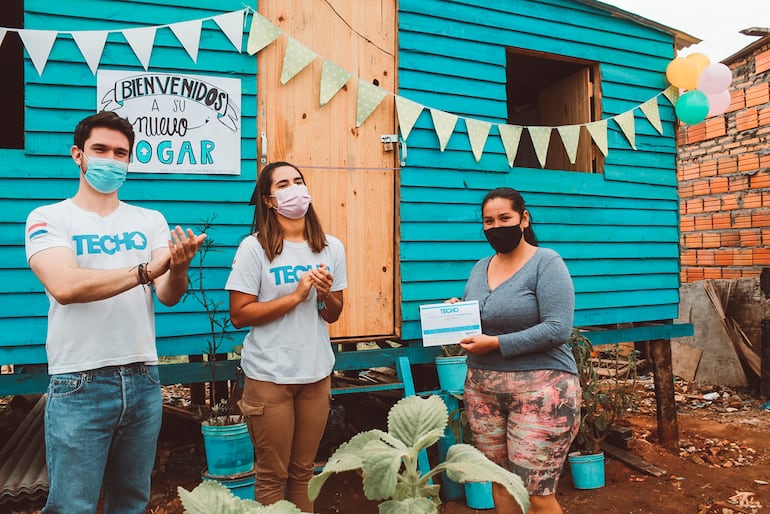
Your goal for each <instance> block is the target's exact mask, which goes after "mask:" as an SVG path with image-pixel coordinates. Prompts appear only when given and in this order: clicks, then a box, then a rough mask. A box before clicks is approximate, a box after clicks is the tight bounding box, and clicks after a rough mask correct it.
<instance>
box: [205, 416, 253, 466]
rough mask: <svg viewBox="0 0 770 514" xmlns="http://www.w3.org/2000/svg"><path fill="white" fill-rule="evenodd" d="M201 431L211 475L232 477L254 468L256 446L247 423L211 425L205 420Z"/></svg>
mask: <svg viewBox="0 0 770 514" xmlns="http://www.w3.org/2000/svg"><path fill="white" fill-rule="evenodd" d="M201 431H202V432H203V446H204V448H205V450H206V464H208V474H209V475H211V476H212V477H230V476H233V475H241V474H243V473H248V472H250V471H251V470H252V469H253V468H254V446H253V445H252V444H251V438H250V437H249V429H248V427H247V426H246V423H238V424H235V425H224V426H211V425H208V424H206V423H205V422H204V423H203V424H201Z"/></svg>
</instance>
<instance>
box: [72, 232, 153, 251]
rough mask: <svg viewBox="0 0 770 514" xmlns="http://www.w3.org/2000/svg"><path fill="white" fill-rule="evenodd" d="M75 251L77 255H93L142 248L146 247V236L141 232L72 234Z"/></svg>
mask: <svg viewBox="0 0 770 514" xmlns="http://www.w3.org/2000/svg"><path fill="white" fill-rule="evenodd" d="M72 240H73V241H74V242H75V251H76V253H77V254H78V255H84V254H88V255H94V254H99V253H106V254H107V255H112V254H114V253H117V252H125V251H128V250H144V249H145V248H147V236H145V235H144V234H143V233H142V232H123V235H120V234H115V235H105V236H100V235H99V234H82V235H78V236H72Z"/></svg>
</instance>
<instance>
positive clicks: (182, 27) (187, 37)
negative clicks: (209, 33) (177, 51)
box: [168, 20, 201, 63]
mask: <svg viewBox="0 0 770 514" xmlns="http://www.w3.org/2000/svg"><path fill="white" fill-rule="evenodd" d="M168 28H170V29H171V32H173V33H174V35H175V36H176V38H177V39H178V40H179V42H180V43H182V46H183V47H184V49H185V50H186V51H187V55H189V56H190V59H192V60H193V62H195V63H197V62H198V48H199V47H200V42H201V20H190V21H182V22H179V23H172V24H171V25H169V26H168Z"/></svg>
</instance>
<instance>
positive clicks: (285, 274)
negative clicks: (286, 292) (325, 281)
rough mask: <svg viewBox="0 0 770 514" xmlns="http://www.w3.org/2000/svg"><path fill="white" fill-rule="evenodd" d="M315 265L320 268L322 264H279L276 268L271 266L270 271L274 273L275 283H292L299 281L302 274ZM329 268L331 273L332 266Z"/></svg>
mask: <svg viewBox="0 0 770 514" xmlns="http://www.w3.org/2000/svg"><path fill="white" fill-rule="evenodd" d="M314 267H315V268H320V267H321V265H320V264H308V265H306V266H302V265H298V266H277V267H275V268H270V269H269V270H268V272H269V273H272V274H273V278H275V285H277V286H280V285H281V284H292V283H294V282H299V279H300V277H301V276H302V274H303V273H304V272H306V271H310V270H311V269H313V268H314ZM327 269H328V270H329V272H330V273H331V268H327Z"/></svg>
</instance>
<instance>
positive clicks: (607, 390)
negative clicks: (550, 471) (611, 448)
mask: <svg viewBox="0 0 770 514" xmlns="http://www.w3.org/2000/svg"><path fill="white" fill-rule="evenodd" d="M568 343H569V344H570V346H571V348H572V354H573V355H574V356H575V362H576V363H577V368H578V375H579V377H580V387H581V388H582V390H583V394H582V404H581V419H580V430H579V432H578V435H577V437H576V438H575V444H576V445H577V447H578V448H579V450H580V453H582V454H586V455H587V454H593V453H601V451H602V449H601V445H602V442H603V441H604V440H605V439H606V438H607V435H608V434H609V430H610V428H611V427H612V426H613V425H616V424H618V423H619V422H620V421H621V420H622V419H623V418H624V417H625V415H626V413H627V412H628V410H629V409H630V408H631V407H633V404H634V400H635V397H636V394H635V387H636V377H637V373H636V368H637V364H638V361H639V352H638V351H637V350H631V351H630V352H628V353H627V354H624V353H623V352H622V351H621V347H620V345H618V344H613V345H607V346H606V348H605V349H604V350H603V351H602V352H596V351H594V347H593V345H592V344H591V341H590V340H589V339H588V338H587V337H586V336H584V335H583V334H581V333H580V331H579V330H577V329H573V330H572V335H571V336H570V338H569V341H568ZM600 369H603V370H606V372H605V373H604V374H600V372H599V370H600Z"/></svg>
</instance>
